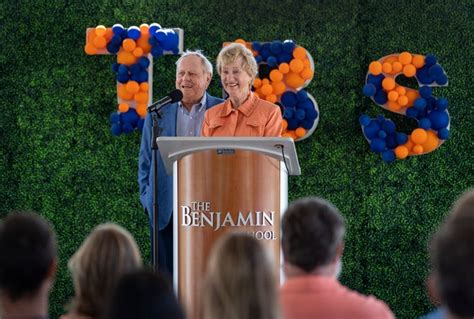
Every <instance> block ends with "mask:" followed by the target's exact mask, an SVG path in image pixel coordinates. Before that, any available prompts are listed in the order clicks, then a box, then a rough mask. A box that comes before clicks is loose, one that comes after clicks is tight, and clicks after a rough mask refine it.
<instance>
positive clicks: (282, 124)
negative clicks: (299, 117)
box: [281, 119, 288, 131]
mask: <svg viewBox="0 0 474 319" xmlns="http://www.w3.org/2000/svg"><path fill="white" fill-rule="evenodd" d="M287 127H288V121H287V120H286V119H283V121H281V129H282V131H285V130H286V128H287Z"/></svg>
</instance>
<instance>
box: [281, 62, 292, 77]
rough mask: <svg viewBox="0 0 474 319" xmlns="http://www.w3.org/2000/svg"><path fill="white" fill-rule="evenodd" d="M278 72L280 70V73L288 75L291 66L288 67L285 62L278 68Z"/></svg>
mask: <svg viewBox="0 0 474 319" xmlns="http://www.w3.org/2000/svg"><path fill="white" fill-rule="evenodd" d="M278 70H280V72H281V73H283V74H287V73H288V72H290V66H289V65H288V63H286V62H283V63H282V64H280V65H279V66H278Z"/></svg>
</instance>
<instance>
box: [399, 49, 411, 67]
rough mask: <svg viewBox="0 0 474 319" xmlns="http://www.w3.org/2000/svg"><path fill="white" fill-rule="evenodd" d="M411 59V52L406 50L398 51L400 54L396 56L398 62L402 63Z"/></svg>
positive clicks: (404, 63)
mask: <svg viewBox="0 0 474 319" xmlns="http://www.w3.org/2000/svg"><path fill="white" fill-rule="evenodd" d="M411 59H412V56H411V53H410V52H406V51H405V52H402V53H400V55H399V56H398V61H400V63H401V64H403V65H406V64H409V63H411Z"/></svg>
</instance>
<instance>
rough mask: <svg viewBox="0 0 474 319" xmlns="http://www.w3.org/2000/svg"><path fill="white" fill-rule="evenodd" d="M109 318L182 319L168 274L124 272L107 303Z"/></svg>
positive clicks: (147, 271) (181, 312) (143, 270)
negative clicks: (166, 275)
mask: <svg viewBox="0 0 474 319" xmlns="http://www.w3.org/2000/svg"><path fill="white" fill-rule="evenodd" d="M107 318H108V319H130V318H133V319H183V318H184V315H183V311H182V309H181V306H180V305H179V303H178V300H177V299H176V296H175V295H174V291H173V287H172V286H171V284H170V283H169V282H168V280H167V277H165V276H164V275H162V274H155V273H154V272H153V271H151V270H146V269H142V270H137V271H133V272H131V273H128V274H125V275H124V276H123V277H122V278H121V279H120V281H119V282H118V284H117V288H116V290H115V292H114V293H113V294H112V300H111V302H110V304H109V309H108V315H107Z"/></svg>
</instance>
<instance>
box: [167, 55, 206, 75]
mask: <svg viewBox="0 0 474 319" xmlns="http://www.w3.org/2000/svg"><path fill="white" fill-rule="evenodd" d="M188 56H197V57H198V58H200V59H201V64H202V68H203V70H204V71H205V72H207V73H209V74H210V75H211V77H212V71H213V68H212V64H211V62H209V60H208V59H207V58H206V57H205V56H204V54H202V51H201V50H196V51H191V50H186V52H184V53H183V54H182V55H181V56H180V57H179V59H178V61H176V70H178V68H179V65H180V63H181V61H183V59H184V58H186V57H188Z"/></svg>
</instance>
